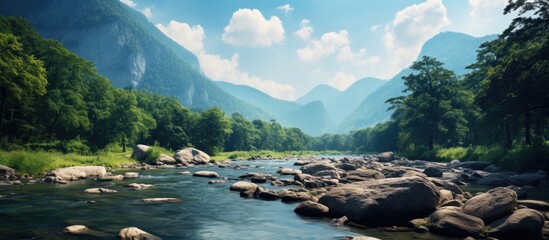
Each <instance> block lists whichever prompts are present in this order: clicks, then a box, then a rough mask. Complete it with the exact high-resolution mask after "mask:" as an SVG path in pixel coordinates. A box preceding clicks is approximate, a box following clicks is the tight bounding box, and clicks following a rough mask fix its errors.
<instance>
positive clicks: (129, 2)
mask: <svg viewBox="0 0 549 240" xmlns="http://www.w3.org/2000/svg"><path fill="white" fill-rule="evenodd" d="M120 2H122V3H124V4H126V5H128V6H130V7H132V8H134V7H137V3H135V2H134V1H133V0H120Z"/></svg>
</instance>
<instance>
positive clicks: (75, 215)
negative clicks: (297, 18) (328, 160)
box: [0, 160, 452, 240]
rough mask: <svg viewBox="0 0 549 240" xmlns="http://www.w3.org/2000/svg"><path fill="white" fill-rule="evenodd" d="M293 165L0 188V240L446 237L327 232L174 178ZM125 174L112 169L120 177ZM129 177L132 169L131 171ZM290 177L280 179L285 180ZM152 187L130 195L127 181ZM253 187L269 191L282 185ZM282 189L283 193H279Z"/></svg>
mask: <svg viewBox="0 0 549 240" xmlns="http://www.w3.org/2000/svg"><path fill="white" fill-rule="evenodd" d="M294 162H295V161H294V160H270V161H264V160H260V161H238V162H234V164H237V165H241V166H242V168H241V169H232V168H218V167H216V166H197V167H190V168H186V169H182V168H177V169H154V170H143V171H138V172H139V173H140V178H137V179H129V180H122V181H112V182H100V181H95V180H92V179H89V180H82V181H76V182H70V183H69V184H66V185H63V184H48V183H40V182H39V183H36V184H28V185H27V184H23V185H19V186H7V187H0V239H6V240H7V239H116V235H117V234H118V232H119V231H120V229H122V228H126V227H138V228H140V229H142V230H145V231H147V232H149V233H151V234H154V235H156V236H159V237H161V238H163V239H338V238H340V237H342V236H371V237H376V238H380V239H399V240H400V239H403V240H406V239H426V240H429V239H452V238H443V237H441V236H438V235H433V234H425V233H415V232H387V231H382V230H379V229H375V228H373V229H363V228H356V227H351V226H340V227H338V226H334V225H331V224H330V219H329V218H324V219H322V218H308V217H301V216H299V215H296V214H295V213H294V212H293V209H294V208H295V207H296V206H297V205H298V204H299V203H291V204H288V203H283V202H281V201H280V200H278V201H265V200H259V199H247V198H241V197H240V196H239V194H238V193H237V192H231V191H229V186H230V185H231V184H232V183H234V182H235V180H228V181H227V182H225V183H221V184H208V181H210V180H211V179H209V178H201V177H194V176H191V175H181V174H179V172H182V171H191V172H195V171H198V170H210V171H216V172H217V173H219V175H220V176H221V177H227V178H229V179H237V178H238V176H240V175H243V174H245V173H249V172H259V173H269V174H273V175H274V176H277V177H278V174H276V171H277V170H278V169H279V168H280V167H290V168H294V169H297V168H298V167H297V166H293V163H294ZM124 171H130V170H117V171H114V173H122V172H124ZM131 171H136V170H131ZM292 177H293V176H282V178H292ZM134 182H135V183H146V184H153V185H154V187H152V188H150V189H145V190H140V191H134V190H131V189H130V188H126V187H124V185H127V184H129V183H134ZM260 185H261V186H263V187H265V188H269V189H273V190H278V189H281V188H282V187H274V186H271V185H270V184H269V183H268V182H267V183H265V184H260ZM93 187H103V188H109V189H114V190H117V191H118V192H117V193H105V194H87V193H84V192H83V190H84V189H87V188H93ZM284 188H290V187H284ZM153 197H170V198H178V199H180V200H181V201H180V202H176V203H155V204H152V203H144V202H143V201H142V199H144V198H153ZM75 224H80V225H85V226H87V227H89V228H90V229H93V230H96V231H99V232H102V233H104V234H105V235H104V237H97V236H93V237H91V236H87V237H86V236H71V235H68V234H66V233H64V232H63V229H64V228H65V227H66V226H69V225H75Z"/></svg>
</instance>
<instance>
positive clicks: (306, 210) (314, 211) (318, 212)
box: [294, 201, 329, 217]
mask: <svg viewBox="0 0 549 240" xmlns="http://www.w3.org/2000/svg"><path fill="white" fill-rule="evenodd" d="M294 212H295V213H297V214H299V215H303V216H307V217H324V216H327V215H328V212H329V209H328V207H326V206H324V205H322V204H320V203H316V202H313V201H305V202H303V203H301V204H299V206H297V207H296V208H295V209H294Z"/></svg>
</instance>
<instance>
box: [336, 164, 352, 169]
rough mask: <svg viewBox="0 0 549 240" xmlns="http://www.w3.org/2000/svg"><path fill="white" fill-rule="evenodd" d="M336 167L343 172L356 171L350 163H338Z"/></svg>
mask: <svg viewBox="0 0 549 240" xmlns="http://www.w3.org/2000/svg"><path fill="white" fill-rule="evenodd" d="M336 167H337V168H339V169H341V170H344V171H353V170H356V166H355V165H353V164H350V163H340V164H337V165H336Z"/></svg>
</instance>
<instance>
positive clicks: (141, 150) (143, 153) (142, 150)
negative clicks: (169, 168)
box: [131, 144, 151, 161]
mask: <svg viewBox="0 0 549 240" xmlns="http://www.w3.org/2000/svg"><path fill="white" fill-rule="evenodd" d="M149 149H151V147H150V146H147V145H144V144H137V145H136V146H135V147H134V148H133V152H132V156H131V158H133V159H136V160H137V161H143V160H145V157H147V151H149Z"/></svg>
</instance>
